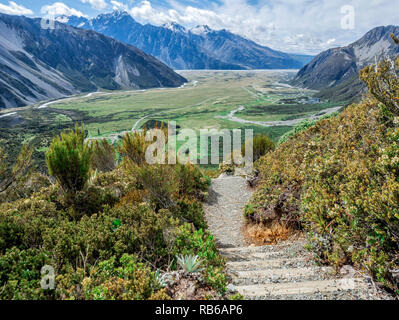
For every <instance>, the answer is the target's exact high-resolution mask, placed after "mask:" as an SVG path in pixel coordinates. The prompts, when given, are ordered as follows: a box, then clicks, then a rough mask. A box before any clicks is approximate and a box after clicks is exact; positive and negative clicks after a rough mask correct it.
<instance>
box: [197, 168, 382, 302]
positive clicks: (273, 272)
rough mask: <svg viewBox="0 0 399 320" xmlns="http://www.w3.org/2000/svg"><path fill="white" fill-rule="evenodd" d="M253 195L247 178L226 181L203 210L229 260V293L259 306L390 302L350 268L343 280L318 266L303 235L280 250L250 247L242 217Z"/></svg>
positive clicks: (215, 182) (214, 183) (213, 191)
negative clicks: (266, 302) (258, 302)
mask: <svg viewBox="0 0 399 320" xmlns="http://www.w3.org/2000/svg"><path fill="white" fill-rule="evenodd" d="M251 194H252V191H251V189H249V188H248V187H247V183H246V180H245V179H244V178H242V177H238V176H226V175H222V176H221V177H219V178H218V179H214V180H213V181H212V186H211V190H210V196H209V200H208V203H206V204H205V206H204V210H205V216H206V219H207V221H208V224H209V229H210V231H211V232H212V233H213V235H214V236H215V238H216V241H217V244H218V246H219V248H220V251H221V253H222V255H223V256H225V257H226V259H227V273H228V276H229V278H230V284H229V286H228V289H229V291H230V292H239V293H241V294H242V295H244V297H245V298H247V299H257V300H263V299H265V300H275V299H278V300H283V299H284V300H286V299H289V300H320V299H323V300H358V299H362V300H363V299H364V300H368V299H370V300H371V299H372V300H375V299H389V298H390V297H389V296H387V295H386V294H384V293H383V292H380V291H378V290H377V289H376V288H375V286H374V284H373V282H372V280H371V279H370V278H368V277H366V276H364V275H362V274H360V273H359V272H357V271H355V270H354V269H353V268H351V267H349V266H346V267H344V269H343V270H341V271H342V273H341V274H339V275H337V274H336V272H334V270H333V269H332V268H330V267H322V266H317V265H316V264H315V262H314V261H315V260H314V257H313V256H312V254H311V253H309V252H308V251H307V250H305V245H306V240H305V239H304V237H303V236H301V235H298V236H296V237H294V238H291V239H290V240H288V241H285V242H281V243H278V244H277V245H269V246H262V247H253V246H246V244H245V240H244V236H243V226H244V220H243V215H242V213H243V208H244V206H245V204H246V203H247V201H248V200H249V199H250V197H251Z"/></svg>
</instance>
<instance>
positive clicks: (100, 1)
mask: <svg viewBox="0 0 399 320" xmlns="http://www.w3.org/2000/svg"><path fill="white" fill-rule="evenodd" d="M80 2H82V3H89V4H90V5H91V7H92V8H94V9H97V10H103V9H105V8H106V7H107V6H108V4H107V3H106V2H105V0H80Z"/></svg>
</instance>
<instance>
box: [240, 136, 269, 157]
mask: <svg viewBox="0 0 399 320" xmlns="http://www.w3.org/2000/svg"><path fill="white" fill-rule="evenodd" d="M275 147H276V146H275V144H274V142H273V141H272V140H271V139H270V138H269V137H268V136H266V135H263V134H261V135H257V136H255V137H254V138H253V142H252V149H253V161H256V160H258V159H260V158H261V157H263V156H264V155H265V154H266V153H268V152H269V151H272V150H274V149H275ZM241 154H242V156H243V157H244V156H245V143H244V144H243V145H242V146H241Z"/></svg>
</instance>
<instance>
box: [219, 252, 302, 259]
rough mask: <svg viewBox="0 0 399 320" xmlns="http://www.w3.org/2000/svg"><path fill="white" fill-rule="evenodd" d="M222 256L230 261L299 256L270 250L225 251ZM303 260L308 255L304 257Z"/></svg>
mask: <svg viewBox="0 0 399 320" xmlns="http://www.w3.org/2000/svg"><path fill="white" fill-rule="evenodd" d="M222 256H223V257H225V258H226V259H228V260H229V261H245V260H251V261H252V260H270V259H291V258H294V257H298V255H296V254H295V253H292V252H287V251H270V252H257V251H254V252H223V253H222ZM302 258H303V260H305V259H306V256H303V257H302Z"/></svg>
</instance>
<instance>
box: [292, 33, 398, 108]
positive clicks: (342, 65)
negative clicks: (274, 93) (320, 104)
mask: <svg viewBox="0 0 399 320" xmlns="http://www.w3.org/2000/svg"><path fill="white" fill-rule="evenodd" d="M391 34H394V35H396V36H399V27H396V26H385V27H384V26H382V27H377V28H374V29H372V30H370V31H369V32H367V33H366V34H365V35H364V36H363V37H362V38H361V39H359V40H358V41H356V42H354V43H352V44H350V45H348V46H346V47H340V48H333V49H329V50H327V51H324V52H322V53H320V54H319V55H317V56H316V57H315V58H314V59H313V60H312V61H311V62H310V63H309V64H307V65H306V66H305V67H303V68H302V69H301V70H300V71H299V72H298V74H297V76H296V77H295V79H294V80H293V81H292V84H293V85H297V86H302V87H306V88H309V89H315V90H320V93H319V94H318V96H319V97H321V98H329V99H331V100H341V101H344V100H352V99H354V98H358V97H359V96H360V95H359V93H361V92H362V91H363V89H364V88H365V86H364V84H363V83H361V81H360V80H359V71H360V70H361V69H362V68H363V67H365V66H366V65H370V64H374V63H376V61H379V60H380V59H381V58H382V57H383V56H386V57H396V56H397V55H399V46H397V45H396V44H395V43H394V41H393V40H392V38H391Z"/></svg>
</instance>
